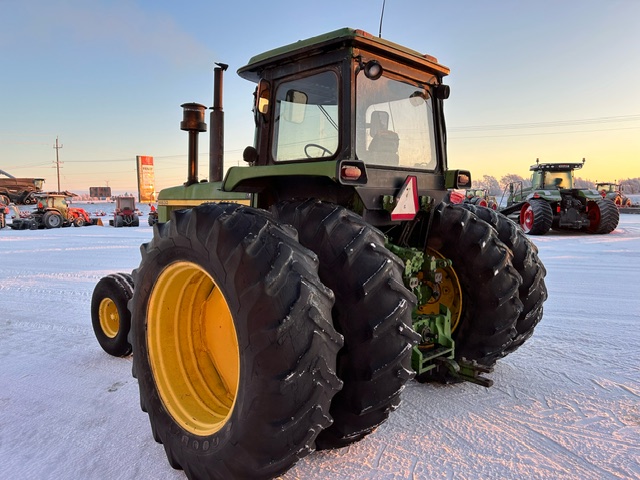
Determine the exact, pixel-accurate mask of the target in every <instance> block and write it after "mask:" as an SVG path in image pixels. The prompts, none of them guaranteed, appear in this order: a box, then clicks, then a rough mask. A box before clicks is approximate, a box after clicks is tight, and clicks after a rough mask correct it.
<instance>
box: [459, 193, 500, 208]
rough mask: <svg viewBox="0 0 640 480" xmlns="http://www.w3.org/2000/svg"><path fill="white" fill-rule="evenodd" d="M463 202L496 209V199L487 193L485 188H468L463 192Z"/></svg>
mask: <svg viewBox="0 0 640 480" xmlns="http://www.w3.org/2000/svg"><path fill="white" fill-rule="evenodd" d="M464 202H465V203H470V204H471V205H477V206H479V207H487V208H490V209H492V210H497V209H498V201H497V200H496V197H495V196H494V195H489V192H488V191H487V190H486V189H468V190H467V191H466V192H465V197H464Z"/></svg>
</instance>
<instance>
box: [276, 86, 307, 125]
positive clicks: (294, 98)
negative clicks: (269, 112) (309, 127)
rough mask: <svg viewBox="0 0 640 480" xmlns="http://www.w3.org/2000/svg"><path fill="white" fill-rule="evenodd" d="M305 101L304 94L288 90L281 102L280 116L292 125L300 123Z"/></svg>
mask: <svg viewBox="0 0 640 480" xmlns="http://www.w3.org/2000/svg"><path fill="white" fill-rule="evenodd" d="M307 101H308V97H307V94H306V93H304V92H301V91H299V90H289V91H288V92H287V94H286V96H285V101H284V102H283V112H282V116H283V117H284V119H285V120H287V121H288V122H292V123H302V122H303V121H304V114H305V107H306V105H307Z"/></svg>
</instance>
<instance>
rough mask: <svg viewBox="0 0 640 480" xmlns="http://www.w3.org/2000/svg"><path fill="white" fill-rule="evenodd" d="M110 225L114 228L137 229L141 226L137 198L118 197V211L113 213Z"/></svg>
mask: <svg viewBox="0 0 640 480" xmlns="http://www.w3.org/2000/svg"><path fill="white" fill-rule="evenodd" d="M109 225H111V226H112V227H137V226H139V225H140V216H139V215H138V211H137V209H136V199H135V197H130V196H120V197H116V209H115V211H114V212H113V219H112V220H109Z"/></svg>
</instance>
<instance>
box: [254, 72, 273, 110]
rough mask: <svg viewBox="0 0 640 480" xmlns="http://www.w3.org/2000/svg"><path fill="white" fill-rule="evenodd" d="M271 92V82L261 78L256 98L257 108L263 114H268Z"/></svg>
mask: <svg viewBox="0 0 640 480" xmlns="http://www.w3.org/2000/svg"><path fill="white" fill-rule="evenodd" d="M270 94H271V89H270V88H269V82H267V81H266V80H260V83H259V84H258V91H257V98H256V110H257V111H258V112H260V113H261V114H263V115H266V114H267V113H268V112H269V95H270Z"/></svg>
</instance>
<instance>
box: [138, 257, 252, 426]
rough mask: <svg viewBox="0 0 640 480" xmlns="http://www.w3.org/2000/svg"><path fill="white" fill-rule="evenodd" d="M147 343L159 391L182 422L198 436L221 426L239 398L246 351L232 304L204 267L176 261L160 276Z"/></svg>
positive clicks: (151, 304) (153, 295)
mask: <svg viewBox="0 0 640 480" xmlns="http://www.w3.org/2000/svg"><path fill="white" fill-rule="evenodd" d="M147 347H148V351H149V361H150V363H151V369H152V372H153V377H154V380H155V383H156V386H157V389H158V393H159V395H160V398H161V399H162V402H163V404H164V406H165V408H166V409H167V411H168V412H169V413H170V414H171V416H172V417H173V418H174V420H175V421H176V423H178V424H179V425H180V426H181V427H182V428H183V429H185V430H187V431H188V432H191V433H193V434H195V435H202V436H204V435H211V434H213V433H215V432H217V431H218V430H220V429H221V428H222V427H223V426H224V425H225V424H226V422H227V421H228V419H229V418H230V416H231V413H232V411H233V406H234V404H235V400H236V397H237V393H238V384H239V379H240V354H239V347H238V339H237V336H236V331H235V325H234V322H233V317H232V314H231V311H230V310H229V306H228V304H227V302H226V300H225V298H224V296H223V295H222V292H221V291H220V289H219V287H218V286H217V285H216V283H215V281H214V280H213V279H212V278H211V276H210V275H209V274H208V273H207V272H206V271H205V270H204V269H202V267H200V266H199V265H196V264H195V263H191V262H183V261H181V262H176V263H173V264H171V265H169V266H168V267H167V268H165V269H164V270H163V271H162V273H161V274H160V276H159V277H158V279H157V281H156V283H155V285H154V287H153V290H152V292H151V296H150V299H149V305H148V312H147Z"/></svg>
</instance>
